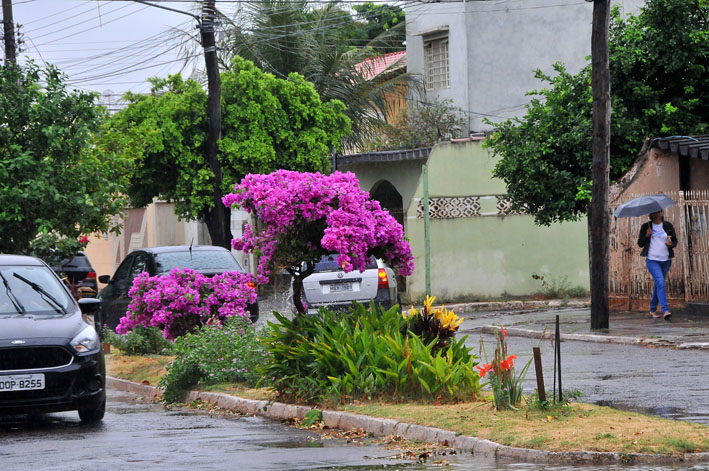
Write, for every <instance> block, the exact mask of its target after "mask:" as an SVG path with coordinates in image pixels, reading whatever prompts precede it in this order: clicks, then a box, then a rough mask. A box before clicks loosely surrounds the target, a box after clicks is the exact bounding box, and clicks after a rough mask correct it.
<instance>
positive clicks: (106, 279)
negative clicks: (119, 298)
mask: <svg viewBox="0 0 709 471" xmlns="http://www.w3.org/2000/svg"><path fill="white" fill-rule="evenodd" d="M98 281H99V282H100V283H103V284H104V285H107V284H108V283H109V282H110V281H111V277H110V275H101V276H99V277H98Z"/></svg>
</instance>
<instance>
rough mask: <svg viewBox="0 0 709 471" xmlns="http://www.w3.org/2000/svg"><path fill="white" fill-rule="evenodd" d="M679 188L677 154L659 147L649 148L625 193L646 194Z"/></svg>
mask: <svg viewBox="0 0 709 471" xmlns="http://www.w3.org/2000/svg"><path fill="white" fill-rule="evenodd" d="M672 190H679V161H678V160H677V155H676V154H672V153H669V152H664V151H662V150H660V149H651V150H650V151H649V153H648V156H647V160H646V161H645V163H644V164H642V165H640V166H639V168H638V171H637V173H636V174H635V176H633V181H632V183H630V185H629V186H628V187H627V188H626V189H625V190H624V191H623V193H625V194H648V193H661V192H665V191H672Z"/></svg>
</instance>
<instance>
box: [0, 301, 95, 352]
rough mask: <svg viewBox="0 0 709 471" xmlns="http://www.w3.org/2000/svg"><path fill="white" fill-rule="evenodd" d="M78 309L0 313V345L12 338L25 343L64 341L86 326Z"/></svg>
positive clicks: (10, 340) (6, 344) (7, 342)
mask: <svg viewBox="0 0 709 471" xmlns="http://www.w3.org/2000/svg"><path fill="white" fill-rule="evenodd" d="M87 325H88V324H86V323H85V322H84V320H83V319H82V317H81V312H80V311H78V310H77V311H75V312H72V313H69V314H43V315H32V314H25V315H21V314H1V315H0V347H3V346H8V345H10V342H12V341H14V340H23V341H25V342H26V343H27V345H32V344H37V343H38V342H39V343H41V342H45V341H48V340H50V339H52V340H53V342H51V343H61V344H63V343H66V342H68V341H70V340H71V339H72V338H74V336H76V335H77V334H78V333H79V332H81V331H82V330H83V329H84V328H86V326H87Z"/></svg>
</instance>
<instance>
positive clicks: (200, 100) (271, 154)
mask: <svg viewBox="0 0 709 471" xmlns="http://www.w3.org/2000/svg"><path fill="white" fill-rule="evenodd" d="M152 84H153V87H152V93H151V94H150V95H135V94H131V93H128V94H127V95H126V97H125V98H126V100H127V101H128V102H129V103H130V104H129V105H128V106H127V107H126V108H125V109H123V110H122V111H120V112H118V113H116V114H115V115H113V116H112V117H111V119H110V121H109V129H110V131H111V134H110V135H109V136H108V138H109V139H110V141H109V142H108V143H107V145H108V144H111V146H112V147H113V148H119V147H120V146H119V144H123V145H129V146H131V147H132V148H133V149H134V151H135V159H136V169H135V172H134V174H133V177H132V179H131V186H130V188H129V191H128V193H129V195H130V198H131V201H132V203H133V204H134V205H135V206H144V205H146V204H148V203H150V202H151V201H152V199H153V198H154V197H156V196H157V197H160V198H164V199H168V200H173V201H175V211H176V213H177V214H178V215H179V216H181V217H183V218H186V219H205V218H206V217H207V216H208V215H209V214H210V211H211V210H212V208H213V205H214V196H215V195H218V196H219V198H221V196H222V195H223V194H225V193H228V192H229V191H230V190H231V189H232V188H233V186H234V183H235V182H237V181H239V180H241V178H243V176H244V175H246V174H248V173H268V172H271V171H274V170H276V169H281V168H284V169H291V170H299V171H324V170H327V169H328V168H329V154H330V152H331V151H332V149H333V148H335V147H337V146H338V144H339V142H340V141H341V139H342V138H343V137H344V136H345V135H346V134H347V133H348V132H349V130H350V127H349V120H348V119H347V117H346V116H345V115H344V114H343V111H344V105H343V104H342V103H341V102H339V101H330V102H328V103H322V102H321V100H320V98H319V96H318V94H317V93H316V92H315V89H314V88H313V86H312V84H309V83H307V82H306V81H305V80H304V79H303V78H302V77H300V76H298V75H295V74H293V75H291V76H289V77H288V80H283V79H278V78H275V77H274V76H273V75H270V74H265V73H263V72H262V71H260V70H259V69H258V68H256V67H255V66H254V65H253V64H252V63H251V62H248V61H245V60H243V59H240V58H235V59H234V62H233V63H232V68H231V70H228V71H226V72H224V73H222V132H221V136H222V137H221V140H220V141H219V163H220V166H221V172H222V182H221V186H219V185H217V184H216V183H215V178H214V177H215V176H214V173H213V172H212V170H211V169H210V168H209V166H208V164H207V161H206V146H205V141H206V135H207V118H206V113H205V110H206V101H207V95H206V93H205V91H204V90H203V89H202V87H201V86H200V84H199V83H197V82H195V81H193V80H186V81H183V80H182V78H181V77H180V76H179V75H174V76H170V77H168V78H167V79H153V80H152Z"/></svg>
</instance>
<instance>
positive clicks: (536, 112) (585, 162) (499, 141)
mask: <svg viewBox="0 0 709 471" xmlns="http://www.w3.org/2000/svg"><path fill="white" fill-rule="evenodd" d="M708 16H709V4H707V2H704V1H701V0H687V1H685V0H648V1H647V2H646V4H645V6H644V7H643V8H642V10H641V12H640V14H639V15H638V16H637V17H634V16H630V17H629V18H628V19H627V20H624V19H622V18H621V15H620V11H619V9H618V8H615V9H614V10H613V14H612V18H611V27H610V39H609V41H610V43H609V50H610V69H611V91H612V97H611V107H612V110H611V115H612V121H611V160H610V165H611V167H610V178H611V179H616V178H619V177H620V176H622V175H623V174H624V173H625V171H626V170H627V169H628V168H629V166H630V165H631V163H632V161H633V159H634V157H635V155H636V153H637V151H638V150H639V148H640V147H641V145H642V143H643V141H644V139H645V138H646V137H648V136H649V137H654V136H658V135H668V134H680V135H691V134H702V133H706V132H707V130H708V129H709V103H708V102H707V100H706V99H705V97H704V94H706V90H707V89H709V73H708V72H709V34H707V26H706V25H707V17H708ZM554 70H555V72H556V75H554V76H553V77H552V76H550V75H547V74H544V73H543V72H541V71H540V70H537V71H536V77H537V78H539V79H540V80H542V81H543V82H546V84H548V86H547V87H546V88H542V89H540V90H534V91H532V92H530V93H529V94H530V95H532V96H533V97H534V98H532V100H531V102H530V104H529V105H528V107H527V112H526V115H525V116H524V117H522V118H514V119H511V120H508V121H506V122H503V123H497V124H495V125H496V126H497V128H498V130H497V132H496V133H495V134H494V135H493V136H492V137H491V138H490V139H488V140H487V142H486V146H488V147H489V148H490V149H491V150H492V152H493V153H494V154H495V155H496V156H498V157H500V160H499V162H498V164H497V166H496V167H495V170H494V175H495V176H496V177H498V178H500V179H502V180H504V181H505V183H506V185H507V190H508V194H509V197H510V199H511V201H512V203H513V207H514V208H515V209H517V210H523V211H526V212H528V213H530V214H533V215H534V217H535V222H536V223H537V224H541V225H549V224H551V223H552V222H557V221H571V220H578V219H579V218H580V217H581V216H583V215H584V214H585V213H586V210H587V205H588V202H589V201H590V191H589V189H590V186H591V162H592V155H591V136H592V132H591V130H592V121H591V117H592V102H593V100H592V93H591V67H590V65H589V66H587V67H585V68H584V69H582V70H581V71H580V72H579V73H577V74H575V75H572V74H570V73H568V72H567V71H566V69H565V67H564V66H563V65H562V64H559V63H557V64H555V65H554Z"/></svg>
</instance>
